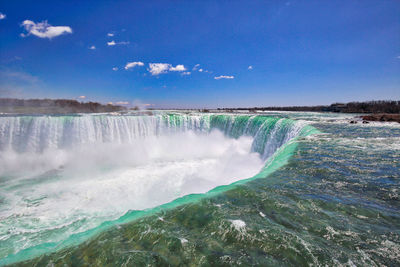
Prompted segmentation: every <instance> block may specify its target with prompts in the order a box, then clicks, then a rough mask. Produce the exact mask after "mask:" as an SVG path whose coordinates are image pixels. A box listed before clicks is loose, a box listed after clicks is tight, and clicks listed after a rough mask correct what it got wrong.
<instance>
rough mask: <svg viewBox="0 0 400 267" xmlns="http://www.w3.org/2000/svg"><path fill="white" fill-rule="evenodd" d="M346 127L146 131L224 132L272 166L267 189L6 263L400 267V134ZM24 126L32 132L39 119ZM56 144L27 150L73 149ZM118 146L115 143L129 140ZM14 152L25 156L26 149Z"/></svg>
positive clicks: (168, 121) (107, 227)
mask: <svg viewBox="0 0 400 267" xmlns="http://www.w3.org/2000/svg"><path fill="white" fill-rule="evenodd" d="M157 116H158V115H157ZM282 117H284V118H285V119H281V118H282ZM193 118H195V119H193ZM350 118H351V116H350V115H340V116H338V115H333V114H328V115H324V114H318V113H281V112H280V113H268V114H263V115H257V116H255V115H253V114H251V115H240V116H239V115H223V116H222V115H198V114H194V115H192V116H190V115H184V116H181V115H170V116H168V117H165V116H161V117H160V121H163V122H162V123H161V124H157V123H155V125H156V126H157V125H158V126H157V127H154V129H152V130H150V128H147V130H148V131H147V132H146V133H145V134H144V135H149V132H152V131H153V133H154V134H155V135H158V134H163V135H164V132H166V131H169V132H171V131H174V132H176V131H177V130H178V129H179V131H188V130H190V129H195V130H196V131H200V132H201V131H205V132H207V134H209V133H210V132H211V129H219V130H220V131H221V132H223V133H224V134H225V136H227V137H230V138H238V137H240V136H250V137H252V141H251V144H250V150H251V151H252V152H253V153H257V154H258V155H259V158H260V159H261V160H262V161H264V163H263V167H261V168H260V169H259V171H257V172H258V173H257V174H255V176H254V178H265V179H254V178H253V179H246V178H248V177H241V178H242V179H236V182H235V181H233V184H232V183H230V185H228V186H218V187H216V188H215V189H214V190H211V191H210V192H209V193H207V194H194V195H193V194H189V195H184V196H183V197H181V198H179V199H177V200H175V201H172V202H169V203H167V204H164V205H162V206H159V207H158V208H153V209H145V210H142V211H130V212H128V213H126V214H125V215H123V216H122V217H120V218H118V219H116V220H111V221H109V222H103V223H102V224H100V226H97V227H95V228H91V229H89V230H86V231H83V232H76V233H74V234H73V235H71V236H69V237H67V238H63V239H61V240H59V239H56V238H54V239H55V240H59V241H58V242H44V243H40V242H37V243H36V245H35V246H32V247H30V248H25V249H22V250H19V251H17V252H16V254H15V255H12V254H9V255H6V256H5V257H4V256H3V259H2V260H1V262H2V263H3V264H7V263H11V262H16V261H21V260H24V259H27V258H32V257H33V259H31V260H30V261H27V262H24V263H21V262H20V264H21V265H27V266H31V265H32V264H37V265H38V266H42V265H43V266H45V265H47V264H49V263H52V264H55V265H63V264H67V265H75V266H80V265H85V264H88V265H97V266H105V265H110V266H115V265H117V266H120V265H126V266H132V265H135V266H141V265H154V266H159V265H161V266H163V265H165V266H168V265H172V266H175V265H181V266H188V265H193V266H198V265H203V266H210V265H213V266H214V265H216V266H224V265H226V266H228V265H229V266H230V265H270V266H282V265H294V266H299V265H330V266H333V265H335V266H338V265H343V266H354V265H355V266H381V265H387V266H395V265H398V264H399V262H400V260H399V258H400V240H399V235H400V223H399V221H400V220H399V197H398V188H399V178H400V174H399V169H400V168H399V167H400V166H399V165H400V163H399V158H400V157H399V156H400V127H399V126H397V125H395V124H379V123H376V124H368V125H363V124H356V125H352V124H349V123H348V120H349V119H350ZM13 119H15V118H13ZM57 119H60V118H57ZM61 119H62V120H71V118H64V117H62V118H61ZM105 119H107V120H108V121H107V124H110V118H104V117H102V118H99V120H105ZM153 119H154V118H153ZM7 120H8V121H9V120H10V118H7ZM24 120H27V121H30V123H32V119H31V118H24ZM72 120H74V119H72ZM95 120H96V119H95ZM111 120H113V119H111ZM112 123H114V124H115V121H112ZM19 125H21V124H19ZM42 125H43V124H42ZM62 125H65V122H63V123H62ZM99 125H102V124H101V123H100V124H99ZM118 127H119V128H121V126H118ZM163 127H164V128H163ZM83 128H84V129H88V128H85V127H83ZM133 128H134V127H132V128H131V129H133ZM0 129H1V128H0ZM74 129H75V128H74ZM80 129H82V127H80ZM166 129H172V130H166ZM132 131H133V130H132ZM3 132H4V130H3ZM21 132H24V133H25V132H28V131H20V133H21ZM84 132H87V130H85V131H84ZM93 133H94V135H88V136H87V137H85V136H80V140H93V138H92V139H91V138H89V136H92V137H93V136H97V140H98V138H99V135H98V132H96V130H93ZM103 133H105V132H104V131H103ZM42 134H43V133H42ZM18 136H19V137H20V138H23V137H22V136H23V134H19V135H18ZM37 136H41V135H37ZM49 136H50V135H49V134H47V137H46V138H43V141H41V142H42V143H41V145H40V146H36V147H35V145H34V144H32V145H31V147H30V149H31V150H38V151H39V152H37V153H43V151H42V152H40V150H41V149H43V147H45V146H46V144H44V143H43V142H44V141H45V140H49V139H51V140H53V141H52V142H51V145H53V146H56V147H57V146H61V145H60V144H63V145H65V144H71V143H76V142H77V141H76V140H75V141H74V142H72V141H70V140H69V139H68V138H64V137H60V136H59V135H58V136H57V138H55V137H54V138H49ZM116 136H118V135H115V134H114V137H113V138H114V139H112V138H111V139H110V138H109V137H107V138H109V139H107V140H122V139H123V138H122V137H121V134H120V135H119V137H116ZM85 138H86V139H85ZM102 138H105V137H104V135H103V136H102ZM121 138H122V139H121ZM212 138H214V137H212ZM36 139H37V140H41V139H40V138H36ZM2 140H4V139H2ZM54 140H57V141H54ZM59 140H62V141H59ZM210 140H212V139H210ZM229 140H230V139H229ZM235 140H236V139H235ZM238 140H240V138H239V139H238ZM217 141H218V142H219V141H220V140H219V139H218V140H217ZM13 142H14V143H13V145H15V147H16V149H19V153H22V151H23V150H24V147H23V146H22V147H21V143H23V142H18V141H15V139H14V141H13ZM4 143H5V142H4ZM4 143H3V144H2V145H3V149H4V146H5V145H4ZM36 143H37V142H36ZM39 143H40V142H39ZM8 144H9V143H8ZM214 146H215V145H214ZM246 164H248V162H246ZM244 166H247V165H244ZM3 179H4V178H3ZM2 183H3V185H4V183H7V181H4V180H2ZM225 184H226V183H225ZM21 186H23V185H21ZM2 193H3V191H2ZM3 199H4V198H3ZM5 199H6V198H5ZM39 203H40V201H39ZM3 229H5V228H3ZM17 236H18V235H17ZM19 236H21V234H19ZM50 240H51V239H50ZM0 242H7V240H5V241H4V239H2V240H1V241H0ZM2 244H6V243H2ZM2 247H3V245H2ZM51 251H54V252H53V253H50V252H51ZM45 252H47V253H46V254H45ZM3 255H4V254H3ZM35 256H39V257H35Z"/></svg>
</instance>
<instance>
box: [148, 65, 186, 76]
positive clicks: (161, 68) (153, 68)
mask: <svg viewBox="0 0 400 267" xmlns="http://www.w3.org/2000/svg"><path fill="white" fill-rule="evenodd" d="M185 70H186V68H185V66H184V65H176V66H175V67H174V66H172V65H171V64H168V63H149V68H148V71H149V72H150V73H151V75H159V74H162V73H167V72H168V71H185ZM189 74H190V72H187V73H185V74H184V75H189Z"/></svg>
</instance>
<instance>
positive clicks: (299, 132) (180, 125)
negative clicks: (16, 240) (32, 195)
mask: <svg viewBox="0 0 400 267" xmlns="http://www.w3.org/2000/svg"><path fill="white" fill-rule="evenodd" d="M213 129H218V130H220V131H222V132H223V133H224V134H225V135H226V136H229V137H232V138H238V137H240V136H243V135H248V136H252V137H253V138H254V139H253V143H252V150H253V151H254V152H258V153H259V154H260V155H261V156H262V158H263V159H264V160H265V164H264V167H263V168H262V169H261V170H260V171H259V173H257V174H256V175H255V176H253V177H251V178H245V179H242V180H239V181H237V182H234V183H232V184H229V185H221V186H217V187H215V188H214V189H212V190H210V191H208V192H207V193H204V194H189V195H185V196H183V197H181V198H177V199H175V200H173V201H171V202H169V203H165V204H162V205H160V206H157V207H154V208H151V209H146V210H139V211H128V212H127V213H126V214H125V215H123V216H121V217H120V218H119V219H117V220H114V221H105V222H103V223H102V224H101V225H100V226H98V227H95V228H93V229H90V230H87V231H84V232H81V233H77V234H72V235H71V236H70V237H69V238H68V239H66V240H64V241H61V242H54V243H43V244H40V245H37V246H34V247H30V248H27V249H24V250H21V251H19V252H17V253H16V254H12V255H9V256H7V257H6V258H3V259H0V266H3V265H8V264H13V263H16V262H21V261H25V260H28V259H31V258H34V257H37V256H40V255H42V254H47V253H51V252H54V251H56V250H60V249H63V248H66V247H70V246H74V245H78V244H80V243H82V242H84V241H85V240H88V239H89V238H92V237H94V236H95V235H97V234H99V233H100V232H103V231H105V230H107V229H108V228H110V227H112V226H116V225H119V224H123V223H128V222H132V221H134V220H136V219H138V218H141V217H144V216H149V215H152V214H155V213H157V212H159V211H162V210H165V209H172V208H175V207H177V206H180V205H183V204H188V203H192V202H195V201H199V200H201V199H204V198H209V197H213V196H215V195H216V194H219V193H222V192H226V191H228V190H230V189H233V188H235V187H236V186H237V185H240V184H244V183H246V182H248V181H251V180H254V179H259V178H266V177H267V176H268V175H269V174H271V173H273V172H274V171H276V170H277V169H279V168H281V167H282V166H284V165H285V164H286V163H287V162H288V160H289V159H290V157H291V156H292V155H293V153H294V151H295V150H296V147H297V140H298V139H299V138H301V137H305V136H308V135H311V134H315V133H319V131H318V130H317V129H315V128H314V127H312V126H310V125H307V124H306V123H304V122H302V121H294V120H290V119H285V118H275V117H267V116H260V115H255V116H250V115H217V114H211V115H199V114H197V115H182V114H175V113H174V114H163V115H155V116H108V115H101V116H99V115H84V116H57V117H56V116H19V117H12V116H8V117H7V116H5V117H0V151H4V150H7V149H14V150H16V151H21V152H24V151H35V152H40V151H43V150H44V149H47V148H67V147H69V146H71V144H74V143H77V144H84V143H91V142H118V143H124V142H130V141H132V140H133V139H135V138H140V137H146V136H157V135H160V134H161V133H171V132H177V131H187V130H194V131H202V132H210V131H211V130H213Z"/></svg>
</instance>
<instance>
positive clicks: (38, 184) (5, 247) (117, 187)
mask: <svg viewBox="0 0 400 267" xmlns="http://www.w3.org/2000/svg"><path fill="white" fill-rule="evenodd" d="M234 122H235V117H231V116H226V117H225V120H223V121H222V122H221V123H222V124H221V125H222V126H220V125H217V126H218V127H222V129H223V130H224V131H225V132H228V133H229V131H230V130H231V129H237V127H241V129H242V130H243V134H244V136H242V137H240V138H238V139H233V138H229V137H226V136H225V135H224V134H223V133H222V132H220V131H218V130H213V129H211V126H210V117H207V116H184V115H182V116H177V117H176V118H173V117H169V116H162V115H157V116H144V117H142V116H138V117H137V116H108V115H106V116H62V117H46V116H40V117H23V116H15V117H2V118H0V259H1V258H4V257H6V256H7V255H10V254H13V253H16V252H18V251H20V250H22V249H25V248H29V247H32V246H35V245H39V244H43V243H47V242H56V243H57V242H60V241H62V240H65V239H67V238H68V237H69V236H70V235H71V234H74V233H79V232H83V231H86V230H88V229H92V228H95V227H97V226H99V225H100V224H101V223H103V222H104V221H108V220H115V219H118V218H119V217H121V216H122V215H123V214H125V213H126V212H128V211H129V210H143V209H147V208H152V207H155V206H158V205H160V204H164V203H167V202H170V201H172V200H174V199H176V198H179V197H181V196H184V195H187V194H191V193H205V192H207V191H209V190H211V189H213V188H215V187H216V186H219V185H225V184H231V183H232V182H235V181H238V180H241V179H245V178H249V177H252V176H254V175H255V174H257V173H258V172H259V171H260V170H261V168H262V167H263V163H264V160H265V158H266V156H268V155H272V154H273V152H274V151H275V150H276V149H277V148H279V147H280V146H281V145H282V144H284V143H286V142H287V141H288V140H290V139H291V138H293V137H294V136H296V135H297V134H298V133H299V131H300V129H301V124H286V126H285V125H283V124H281V121H280V122H278V123H276V124H273V122H271V123H272V124H268V123H269V122H268V121H265V122H264V123H262V124H261V125H259V126H257V125H256V126H255V127H256V129H253V128H252V127H253V126H252V125H251V123H250V122H251V120H249V121H248V122H246V123H244V124H238V125H236V126H235V127H236V128H235V127H233V125H234ZM268 125H272V126H271V127H273V128H272V130H271V131H270V132H267V130H266V129H267V128H268V127H269V126H268ZM252 129H253V130H254V131H253V136H255V137H254V138H253V137H251V136H249V132H247V131H250V130H252ZM255 140H257V142H256V141H255ZM259 147H261V148H262V149H261V150H260V149H258V151H261V153H262V154H263V155H260V154H258V153H255V152H253V151H256V149H255V148H259Z"/></svg>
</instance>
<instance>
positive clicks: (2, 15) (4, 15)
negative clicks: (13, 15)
mask: <svg viewBox="0 0 400 267" xmlns="http://www.w3.org/2000/svg"><path fill="white" fill-rule="evenodd" d="M6 17H7V16H6V14H3V13H1V12H0V20H1V19H5V18H6Z"/></svg>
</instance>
